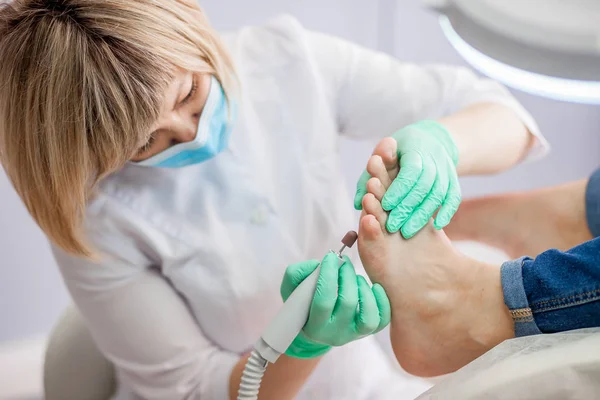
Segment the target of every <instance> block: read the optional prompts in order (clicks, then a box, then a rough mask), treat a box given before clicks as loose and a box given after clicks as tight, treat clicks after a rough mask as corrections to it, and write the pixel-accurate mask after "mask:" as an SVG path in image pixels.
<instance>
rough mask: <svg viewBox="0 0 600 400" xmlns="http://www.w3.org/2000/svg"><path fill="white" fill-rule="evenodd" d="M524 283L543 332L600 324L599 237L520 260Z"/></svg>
mask: <svg viewBox="0 0 600 400" xmlns="http://www.w3.org/2000/svg"><path fill="white" fill-rule="evenodd" d="M522 274H523V286H524V288H525V293H526V294H527V300H528V303H529V307H530V308H531V311H532V312H533V317H534V319H535V322H536V324H537V326H538V328H539V329H540V330H541V331H542V332H543V333H552V332H562V331H567V330H572V329H580V328H592V327H599V326H600V238H595V239H592V240H590V241H588V242H585V243H583V244H581V245H579V246H577V247H574V248H572V249H571V250H569V251H566V252H562V251H558V250H548V251H545V252H543V253H542V254H540V255H539V256H537V258H536V259H535V260H531V259H529V260H528V259H525V260H524V261H523V272H522Z"/></svg>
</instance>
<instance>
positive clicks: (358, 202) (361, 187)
mask: <svg viewBox="0 0 600 400" xmlns="http://www.w3.org/2000/svg"><path fill="white" fill-rule="evenodd" d="M369 179H371V175H369V173H368V172H367V170H364V171H363V173H362V174H361V175H360V178H358V183H357V184H356V194H355V195H354V209H355V210H362V198H363V197H364V196H365V194H367V182H368V181H369Z"/></svg>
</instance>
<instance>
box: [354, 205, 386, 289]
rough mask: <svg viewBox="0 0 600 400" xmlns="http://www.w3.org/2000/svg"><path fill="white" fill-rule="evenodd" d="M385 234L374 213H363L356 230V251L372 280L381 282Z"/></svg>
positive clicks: (384, 253) (383, 277)
mask: <svg viewBox="0 0 600 400" xmlns="http://www.w3.org/2000/svg"><path fill="white" fill-rule="evenodd" d="M387 250H388V249H387V243H386V236H385V234H384V232H383V230H382V228H381V224H380V223H379V221H377V218H375V216H374V215H370V214H369V215H365V216H363V217H362V218H361V220H360V226H359V230H358V253H359V255H360V259H361V261H362V263H363V266H364V267H365V271H367V274H369V278H371V281H372V282H378V283H382V282H383V281H384V279H385V276H384V272H385V267H386V259H387Z"/></svg>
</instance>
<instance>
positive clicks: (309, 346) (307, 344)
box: [285, 332, 331, 359]
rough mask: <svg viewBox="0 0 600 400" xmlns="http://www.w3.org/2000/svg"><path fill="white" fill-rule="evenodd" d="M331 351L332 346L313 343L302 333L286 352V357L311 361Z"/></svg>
mask: <svg viewBox="0 0 600 400" xmlns="http://www.w3.org/2000/svg"><path fill="white" fill-rule="evenodd" d="M329 350H331V346H328V345H326V344H321V343H317V342H313V341H312V340H310V339H309V338H307V337H306V336H305V335H304V334H303V333H302V332H300V333H299V334H298V336H296V338H295V339H294V341H293V342H292V344H290V347H288V349H287V350H286V351H285V355H286V356H289V357H294V358H301V359H309V358H317V357H321V356H322V355H324V354H326V353H327V352H329Z"/></svg>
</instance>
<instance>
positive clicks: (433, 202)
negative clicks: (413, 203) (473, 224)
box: [400, 175, 448, 239]
mask: <svg viewBox="0 0 600 400" xmlns="http://www.w3.org/2000/svg"><path fill="white" fill-rule="evenodd" d="M447 188H448V180H447V175H445V176H438V179H436V180H435V183H434V184H433V187H432V188H431V190H430V191H429V194H428V195H427V197H426V198H425V200H423V202H422V203H421V204H420V205H419V206H418V207H417V208H416V209H415V210H414V211H413V213H412V214H411V215H410V216H409V217H408V219H407V220H406V222H405V223H404V225H402V228H401V229H400V231H401V232H402V236H404V238H405V239H410V238H411V237H413V236H415V235H416V234H417V232H419V231H420V230H421V229H423V227H424V226H425V225H427V223H428V222H429V220H430V219H431V218H432V217H433V214H435V212H436V210H437V209H438V208H439V207H440V206H441V205H442V202H443V200H444V197H445V196H446V192H445V190H446V189H447Z"/></svg>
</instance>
